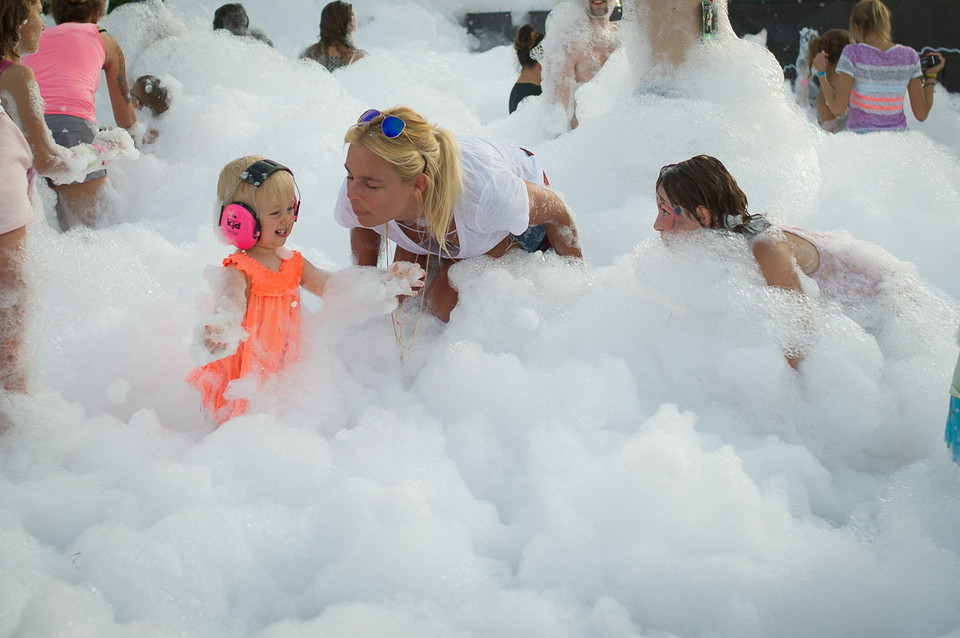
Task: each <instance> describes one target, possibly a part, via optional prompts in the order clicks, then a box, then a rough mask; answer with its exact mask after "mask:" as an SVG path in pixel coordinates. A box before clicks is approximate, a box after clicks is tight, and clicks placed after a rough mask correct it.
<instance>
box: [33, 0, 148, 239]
mask: <svg viewBox="0 0 960 638" xmlns="http://www.w3.org/2000/svg"><path fill="white" fill-rule="evenodd" d="M105 4H106V3H105V1H104V0H79V1H77V0H72V1H71V0H53V1H52V2H51V3H50V10H51V13H52V14H53V19H54V20H55V21H56V23H57V26H55V27H51V28H49V29H47V30H46V31H44V33H43V35H42V36H41V38H40V46H39V48H38V50H37V52H36V53H35V54H33V55H30V56H27V57H26V58H25V59H24V64H26V65H27V66H29V67H30V68H31V69H33V72H34V75H35V77H36V80H37V84H39V85H40V95H41V97H42V98H43V100H44V103H45V108H44V117H45V119H46V121H47V126H48V127H49V128H50V131H51V133H52V134H53V138H54V140H55V141H56V142H57V143H58V144H61V145H62V146H67V147H70V146H75V145H76V144H79V143H81V142H87V143H89V142H92V141H93V137H94V135H95V134H96V131H97V130H98V126H97V121H96V106H95V99H94V96H95V95H96V92H97V89H98V88H99V86H100V77H101V75H100V74H101V73H105V74H106V78H107V88H108V90H109V93H110V104H111V106H112V107H113V117H114V119H115V120H116V122H117V125H118V126H120V127H122V128H125V129H129V128H130V127H132V126H133V125H134V124H136V122H137V115H136V110H135V108H134V106H133V103H132V101H131V100H130V92H129V89H128V85H127V72H126V65H125V62H124V57H123V50H122V49H121V48H120V45H119V44H118V43H117V41H116V40H115V39H114V38H113V37H112V36H111V35H110V34H108V33H107V32H106V31H105V30H104V29H101V28H99V27H98V26H97V21H98V20H99V19H100V16H102V15H103V14H104V13H105V12H106V7H105ZM105 183H106V170H104V169H98V170H96V171H94V172H92V173H89V174H88V175H86V177H85V178H84V179H81V180H80V181H78V182H75V183H72V184H65V185H60V186H55V187H54V188H55V189H56V191H57V195H58V199H57V216H58V218H59V220H60V225H61V227H62V228H63V229H64V230H66V229H68V228H70V227H72V226H74V225H76V224H77V223H81V224H84V225H87V226H92V225H94V224H95V223H96V221H97V219H98V217H99V215H98V208H99V200H100V193H101V190H102V188H103V187H104V186H105Z"/></svg>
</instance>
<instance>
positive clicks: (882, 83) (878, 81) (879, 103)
mask: <svg viewBox="0 0 960 638" xmlns="http://www.w3.org/2000/svg"><path fill="white" fill-rule="evenodd" d="M837 73H845V74H847V75H849V76H851V77H853V89H852V91H851V93H850V106H849V116H848V118H847V128H848V129H850V130H851V131H877V130H888V131H889V130H902V129H905V128H907V118H906V116H905V115H904V113H903V102H904V98H905V96H906V93H907V83H908V82H909V81H910V80H911V79H912V78H919V77H920V75H921V73H920V56H918V55H917V52H916V51H914V50H913V49H911V48H910V47H905V46H902V45H899V44H895V45H893V46H892V47H890V48H889V49H886V50H882V49H878V48H876V47H873V46H870V45H869V44H866V43H862V42H861V43H858V44H848V45H847V46H846V47H844V49H843V54H842V55H841V56H840V61H839V62H838V63H837Z"/></svg>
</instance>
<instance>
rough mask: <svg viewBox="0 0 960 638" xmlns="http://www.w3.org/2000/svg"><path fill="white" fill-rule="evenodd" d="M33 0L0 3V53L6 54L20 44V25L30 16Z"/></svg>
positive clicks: (11, 0)
mask: <svg viewBox="0 0 960 638" xmlns="http://www.w3.org/2000/svg"><path fill="white" fill-rule="evenodd" d="M32 5H33V0H7V1H5V2H3V3H0V53H6V52H7V51H8V50H9V51H11V52H12V51H13V49H14V48H15V47H16V46H17V44H18V43H19V42H20V25H22V24H23V21H24V20H26V19H27V16H28V15H30V7H31V6H32Z"/></svg>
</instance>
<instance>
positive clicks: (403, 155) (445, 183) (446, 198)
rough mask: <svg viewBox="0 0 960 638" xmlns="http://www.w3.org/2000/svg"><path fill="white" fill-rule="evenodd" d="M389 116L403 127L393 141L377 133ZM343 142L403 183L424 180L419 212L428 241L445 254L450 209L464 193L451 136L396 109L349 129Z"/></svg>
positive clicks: (410, 111) (405, 109) (406, 110)
mask: <svg viewBox="0 0 960 638" xmlns="http://www.w3.org/2000/svg"><path fill="white" fill-rule="evenodd" d="M388 115H392V116H394V117H399V118H400V119H401V120H403V121H404V122H405V123H406V128H404V129H403V132H402V133H401V134H400V135H399V136H397V137H395V138H393V139H389V138H387V137H386V136H385V135H383V133H382V131H381V130H380V126H381V122H383V118H384V117H386V116H388ZM344 141H345V142H346V143H348V144H361V145H362V146H364V147H365V148H367V149H369V150H371V151H372V152H373V153H374V154H375V155H377V156H378V157H380V158H381V159H383V160H385V161H386V162H388V163H389V164H390V165H392V166H393V168H394V169H395V170H396V171H397V172H398V173H399V174H400V179H402V180H403V181H404V182H408V183H409V182H412V181H413V180H414V178H416V177H417V175H419V174H420V173H423V174H424V175H426V176H427V186H426V188H425V189H424V191H423V193H421V194H420V212H421V213H422V214H423V216H424V217H425V219H426V222H427V230H428V231H429V233H430V236H431V238H432V239H434V240H436V242H437V243H438V244H439V245H440V250H441V252H442V251H443V250H445V249H446V245H447V241H446V238H447V230H448V229H449V227H450V222H451V220H452V219H453V208H454V206H455V205H456V202H457V198H458V197H459V196H460V192H461V191H462V190H463V178H462V176H461V172H460V145H459V144H458V143H457V138H456V137H455V136H454V134H453V133H451V132H450V131H448V130H447V129H444V128H440V127H439V126H436V125H434V124H430V123H429V122H427V121H426V120H425V119H423V117H422V116H421V115H420V114H418V113H417V112H416V111H414V110H413V109H410V108H408V107H406V106H397V107H394V108H392V109H387V110H385V111H382V112H381V114H380V115H378V116H377V117H375V118H373V119H372V120H370V121H369V122H362V123H357V124H355V125H353V126H351V127H350V129H349V130H348V131H347V134H346V136H345V137H344Z"/></svg>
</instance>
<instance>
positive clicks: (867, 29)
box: [850, 0, 893, 40]
mask: <svg viewBox="0 0 960 638" xmlns="http://www.w3.org/2000/svg"><path fill="white" fill-rule="evenodd" d="M855 27H856V28H857V29H860V33H861V36H862V38H864V39H866V38H867V36H870V35H876V36H879V37H881V38H884V39H886V40H891V34H892V32H893V23H892V21H891V20H890V9H888V8H887V5H885V4H883V3H882V2H880V0H860V2H858V3H857V4H855V5H853V10H851V11H850V33H855Z"/></svg>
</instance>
